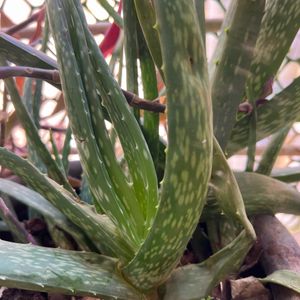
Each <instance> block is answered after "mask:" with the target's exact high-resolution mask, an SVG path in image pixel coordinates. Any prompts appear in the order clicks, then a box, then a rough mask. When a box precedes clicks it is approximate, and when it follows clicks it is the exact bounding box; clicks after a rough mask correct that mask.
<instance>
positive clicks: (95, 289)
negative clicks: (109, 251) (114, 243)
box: [0, 240, 140, 300]
mask: <svg viewBox="0 0 300 300" xmlns="http://www.w3.org/2000/svg"><path fill="white" fill-rule="evenodd" d="M0 274H1V275H0V284H1V286H6V287H12V288H21V289H28V290H35V291H46V292H52V293H62V294H67V295H82V296H94V297H95V296H98V297H101V299H111V298H113V299H116V298H117V299H124V300H127V299H140V298H139V297H140V296H139V294H138V293H137V292H136V291H134V290H133V289H132V288H131V287H130V286H129V285H128V284H127V283H126V282H125V281H124V280H123V279H122V277H121V276H120V275H119V274H118V271H117V261H116V260H114V259H112V258H108V257H105V256H101V255H99V254H95V253H91V252H75V251H66V250H61V249H50V248H42V247H38V246H32V245H21V244H15V243H10V242H6V241H1V240H0Z"/></svg>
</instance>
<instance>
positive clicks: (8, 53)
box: [0, 32, 57, 69]
mask: <svg viewBox="0 0 300 300" xmlns="http://www.w3.org/2000/svg"><path fill="white" fill-rule="evenodd" d="M0 54H1V56H2V57H5V59H7V60H8V61H10V62H12V63H15V64H17V65H21V66H28V67H36V68H41V69H55V68H57V64H56V62H55V60H53V59H52V58H51V57H49V56H48V55H46V54H45V53H43V52H41V51H39V50H36V49H35V48H33V47H31V46H29V45H26V44H24V43H22V42H21V41H19V40H17V39H15V38H14V37H12V36H9V35H7V34H5V33H3V32H1V33H0Z"/></svg>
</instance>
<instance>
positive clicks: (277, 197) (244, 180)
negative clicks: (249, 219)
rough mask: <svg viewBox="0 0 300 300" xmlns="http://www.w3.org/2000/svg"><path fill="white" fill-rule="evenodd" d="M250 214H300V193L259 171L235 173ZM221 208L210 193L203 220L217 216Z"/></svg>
mask: <svg viewBox="0 0 300 300" xmlns="http://www.w3.org/2000/svg"><path fill="white" fill-rule="evenodd" d="M234 175H235V178H236V181H237V183H238V186H239V189H240V191H241V194H242V196H243V200H244V204H245V208H246V212H247V215H248V216H253V215H259V214H271V215H274V214H276V213H280V212H281V213H287V214H295V215H300V193H299V192H298V191H297V190H296V189H295V188H293V187H291V186H290V185H288V184H286V183H284V182H281V181H278V180H276V179H273V178H270V177H269V176H265V175H261V174H257V173H247V172H242V173H235V174H234ZM218 214H221V208H220V206H219V205H218V204H217V202H216V200H215V197H214V196H213V194H212V193H209V196H208V202H207V205H206V206H205V209H204V211H203V214H202V215H201V219H202V220H209V219H212V218H215V217H216V215H218Z"/></svg>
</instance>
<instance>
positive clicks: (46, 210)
mask: <svg viewBox="0 0 300 300" xmlns="http://www.w3.org/2000/svg"><path fill="white" fill-rule="evenodd" d="M0 191H1V193H4V194H6V195H8V196H10V197H13V198H15V199H17V200H18V201H20V202H21V203H23V204H25V205H27V206H29V207H30V208H33V209H34V210H35V211H37V212H38V213H40V214H41V215H43V216H44V217H45V218H47V219H50V220H52V221H53V222H55V224H56V226H58V227H60V228H61V229H63V230H64V231H65V232H67V233H69V234H70V235H71V236H72V237H73V238H74V240H75V241H76V242H77V243H78V245H79V246H80V247H81V249H82V250H86V251H87V250H89V249H90V248H89V246H88V245H89V243H90V241H88V240H87V239H86V237H85V236H84V234H83V233H82V232H81V229H80V228H78V227H77V226H76V225H74V224H73V223H71V222H70V221H69V220H68V219H67V217H66V216H65V215H64V214H62V213H61V212H60V211H59V210H58V209H57V208H55V207H54V206H53V205H52V204H50V202H49V201H47V200H46V199H45V198H44V197H43V196H41V195H40V194H38V193H36V192H35V191H33V190H31V189H29V188H27V187H25V186H23V185H21V184H18V183H16V182H13V181H10V180H7V179H2V178H0Z"/></svg>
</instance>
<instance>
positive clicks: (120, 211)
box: [47, 0, 139, 249]
mask: <svg viewBox="0 0 300 300" xmlns="http://www.w3.org/2000/svg"><path fill="white" fill-rule="evenodd" d="M80 5H81V4H80ZM74 10H75V11H74ZM47 13H48V16H49V22H50V27H51V32H52V35H53V37H54V41H55V46H56V52H57V60H58V64H59V70H60V77H61V82H62V88H63V92H64V99H65V103H66V108H67V111H68V116H69V118H70V127H71V129H72V132H73V135H74V137H75V140H76V144H77V149H78V151H79V154H80V160H81V163H82V166H83V171H84V173H85V175H86V177H87V179H88V182H89V185H90V189H91V193H92V195H93V199H94V201H95V205H98V206H100V207H101V209H103V210H104V211H105V213H106V214H107V215H108V217H109V218H110V219H111V220H112V222H113V223H114V224H116V225H117V226H118V228H119V230H120V231H121V232H122V234H123V235H124V236H125V237H126V238H127V240H128V242H129V243H130V244H131V247H132V248H133V249H134V248H136V247H137V245H138V244H139V235H138V233H137V231H138V230H139V227H137V226H135V225H136V223H135V222H134V221H135V220H134V219H133V218H130V214H129V210H128V209H127V207H126V206H125V204H124V201H121V200H123V199H120V198H119V197H118V195H117V193H116V191H115V189H114V188H113V182H112V179H111V177H110V176H109V173H108V169H107V168H106V167H105V163H107V162H106V161H105V159H104V156H105V155H106V153H103V152H102V153H101V151H100V149H99V147H98V143H99V144H100V143H101V142H102V143H103V145H105V141H106V140H103V141H101V140H100V141H98V140H96V137H95V132H94V128H93V120H92V114H95V116H97V118H98V119H99V118H100V114H101V110H100V103H99V107H94V106H92V105H90V106H89V104H91V102H90V103H89V102H88V99H87V98H88V97H93V99H95V98H96V97H97V90H96V87H94V88H93V86H91V84H93V83H95V82H94V78H93V73H94V66H95V64H91V63H90V61H91V60H90V57H89V56H87V57H86V56H84V55H85V54H86V55H88V51H89V52H91V51H90V50H88V49H87V47H88V46H90V45H88V44H87V41H86V40H85V35H84V31H83V26H82V23H81V22H80V18H79V15H78V12H77V11H76V9H75V2H74V1H72V2H71V3H69V2H68V1H61V0H49V1H47ZM76 13H77V15H76ZM72 20H73V21H72ZM74 20H76V22H75V21H74ZM74 26H76V27H74ZM86 26H87V25H86ZM77 38H79V39H80V41H81V42H83V41H84V42H85V43H84V44H80V45H79V44H78V43H79V42H78V40H77ZM79 46H82V47H83V51H82V52H81V50H80V47H79ZM85 50H86V51H85ZM97 50H98V51H100V50H99V48H98V46H97ZM99 53H100V52H99ZM82 55H83V56H82ZM100 55H101V54H100ZM84 59H87V63H86V64H85V63H84ZM103 61H104V58H103ZM104 63H105V61H104ZM105 64H106V63H105ZM81 72H82V74H81ZM110 76H111V75H110ZM110 78H112V77H110ZM99 101H100V99H99ZM125 102H126V101H125ZM124 105H126V104H125V103H124ZM126 108H127V107H126ZM92 109H93V111H92ZM127 110H128V108H127ZM128 112H129V110H128ZM119 120H120V121H121V118H119ZM125 123H126V122H125ZM99 129H102V131H104V130H105V127H104V126H101V124H100V126H99ZM104 134H105V133H104V132H103V134H102V136H103V135H104ZM97 142H98V143H97ZM111 152H112V153H113V151H112V149H111ZM123 197H124V196H123Z"/></svg>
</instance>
